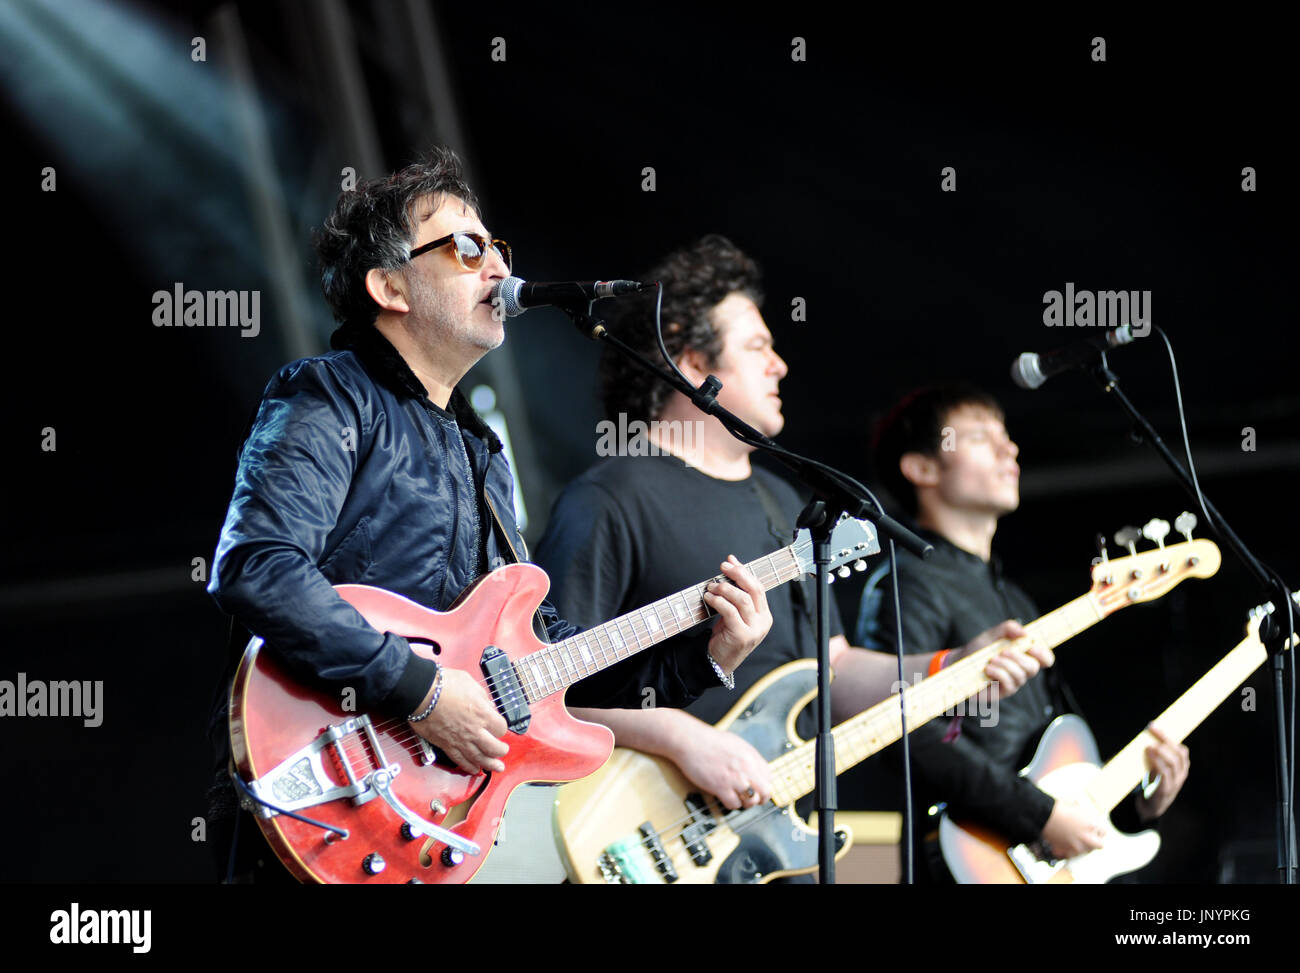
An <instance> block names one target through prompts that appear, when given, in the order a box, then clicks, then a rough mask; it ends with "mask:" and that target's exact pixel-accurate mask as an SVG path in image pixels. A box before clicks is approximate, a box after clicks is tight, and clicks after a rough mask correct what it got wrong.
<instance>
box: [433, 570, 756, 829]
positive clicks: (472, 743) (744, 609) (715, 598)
mask: <svg viewBox="0 0 1300 973" xmlns="http://www.w3.org/2000/svg"><path fill="white" fill-rule="evenodd" d="M719 567H720V568H721V569H722V574H723V576H724V577H725V578H726V579H727V580H728V581H729V582H731V583H730V584H727V583H714V584H711V585H710V586H709V589H708V590H707V591H706V592H705V593H704V595H703V599H704V602H705V603H706V604H707V605H708V606H709V608H710V609H712V610H713V611H714V612H716V613H717V615H718V619H719V620H718V623H717V625H716V626H715V627H714V630H713V636H712V637H711V638H710V640H709V654H710V655H711V656H712V657H713V658H714V659H715V660H716V661H717V663H718V665H719V667H720V668H721V669H722V670H723V672H726V673H727V674H731V673H732V672H734V671H735V669H736V667H737V666H739V665H740V664H741V663H742V662H743V661H744V660H745V657H746V656H748V655H749V653H750V652H752V651H753V650H754V649H755V647H757V645H758V644H759V643H760V642H762V641H763V638H764V636H766V635H767V633H768V631H769V630H770V629H771V627H772V612H771V610H770V609H769V608H768V605H767V594H766V592H765V591H764V589H763V585H762V584H761V583H760V582H759V580H758V578H757V577H755V576H754V573H753V572H752V571H751V570H750V569H749V568H747V567H745V565H743V564H742V563H741V562H740V561H738V560H737V559H736V558H735V556H734V555H733V556H730V557H728V558H727V560H726V561H724V562H723V563H722V564H721V565H719ZM439 678H441V680H442V688H441V689H440V690H438V703H437V705H436V706H435V707H434V709H433V712H432V713H430V714H429V716H428V717H426V718H425V719H423V720H421V721H420V722H418V723H412V724H411V727H412V728H413V729H414V730H415V732H416V733H418V734H419V735H420V736H421V737H423V738H424V739H425V740H428V741H429V742H430V743H432V744H433V745H434V746H435V747H437V748H438V749H440V750H441V751H442V752H443V753H445V754H446V755H447V757H448V758H449V759H450V760H452V761H454V762H455V763H456V765H457V766H458V767H460V768H461V769H462V770H466V771H468V772H470V773H479V772H481V771H496V772H498V773H500V772H503V771H504V770H505V769H506V768H505V763H504V762H503V761H502V759H501V758H502V757H504V756H505V755H506V754H507V753H508V752H509V750H510V748H509V747H508V746H507V745H506V744H505V743H504V742H503V740H502V739H501V738H502V737H504V736H505V734H506V721H505V720H504V719H503V718H502V717H501V714H500V713H499V712H498V711H497V708H496V706H494V705H493V703H492V700H491V699H490V698H489V697H488V694H487V691H486V690H485V689H484V688H483V686H482V685H480V684H479V683H478V682H477V681H476V680H475V679H474V678H473V677H471V676H470V675H469V674H468V673H465V672H462V671H460V670H459V669H452V668H448V667H444V668H443V670H442V675H441V676H440V677H439ZM437 685H438V684H437V681H436V680H435V682H434V684H433V685H432V686H430V687H429V691H428V692H427V693H425V696H424V699H423V701H422V702H421V703H420V707H419V709H418V710H417V712H423V711H424V709H425V707H427V706H428V705H429V703H431V702H432V701H433V695H434V691H435V688H436V687H437ZM696 722H698V721H696ZM701 726H704V727H705V728H706V729H707V730H708V731H709V732H710V733H717V731H716V730H714V729H713V728H712V727H710V726H708V725H707V724H701ZM719 735H720V736H721V734H719ZM739 742H740V743H743V742H744V741H739ZM746 746H748V744H746ZM750 749H751V750H752V749H753V748H752V747H750ZM753 762H754V763H762V762H761V761H759V760H758V755H757V753H755V754H754V761H753ZM766 769H767V768H766V764H765V763H762V770H763V771H764V772H766ZM747 786H748V785H747ZM768 790H770V788H767V789H765V791H764V793H763V796H762V800H766V799H767V791H768ZM730 797H731V795H727V796H725V797H724V802H725V800H727V799H730ZM736 806H739V805H736Z"/></svg>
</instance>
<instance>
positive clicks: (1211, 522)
mask: <svg viewBox="0 0 1300 973" xmlns="http://www.w3.org/2000/svg"><path fill="white" fill-rule="evenodd" d="M1155 330H1156V332H1157V333H1159V335H1160V337H1161V339H1162V340H1163V341H1164V343H1165V349H1166V350H1167V351H1168V352H1169V370H1170V373H1171V374H1172V376H1173V380H1174V399H1175V401H1176V402H1177V403H1178V425H1179V428H1180V430H1181V431H1182V434H1183V453H1184V455H1185V456H1186V457H1187V471H1188V473H1189V474H1190V475H1191V478H1192V489H1193V490H1194V492H1195V493H1196V502H1197V503H1199V504H1200V506H1201V513H1202V514H1204V515H1205V522H1206V526H1207V527H1208V528H1211V529H1213V530H1214V531H1215V532H1216V533H1219V534H1224V533H1226V532H1225V530H1224V527H1223V525H1222V524H1220V523H1218V522H1217V521H1216V520H1215V519H1214V518H1213V517H1211V516H1210V511H1209V509H1208V508H1207V507H1206V503H1205V495H1204V494H1203V493H1202V492H1201V484H1200V481H1198V480H1197V478H1196V464H1195V462H1193V460H1192V446H1191V442H1190V440H1189V438H1188V435H1187V415H1186V413H1185V412H1184V409H1183V393H1182V388H1181V387H1180V385H1179V382H1178V362H1177V360H1176V359H1175V358H1174V346H1173V343H1172V342H1171V341H1170V340H1169V335H1167V334H1165V331H1164V329H1163V328H1161V327H1159V326H1158V325H1157V326H1155ZM1251 556H1252V558H1253V557H1254V555H1251ZM1255 563H1256V564H1258V565H1259V567H1260V568H1261V569H1262V570H1263V571H1264V573H1265V574H1266V576H1268V577H1271V578H1272V580H1273V581H1274V582H1275V583H1276V584H1277V585H1278V588H1279V590H1280V591H1282V592H1283V594H1284V595H1286V594H1287V593H1289V592H1290V588H1288V587H1287V584H1286V581H1285V580H1284V579H1283V578H1282V576H1281V575H1280V574H1278V573H1277V572H1276V571H1274V570H1273V569H1272V568H1270V567H1268V566H1267V565H1265V564H1264V563H1263V562H1261V561H1258V560H1256V562H1255ZM1283 600H1284V601H1285V602H1286V617H1287V628H1286V632H1285V634H1284V636H1283V641H1285V640H1286V639H1288V638H1290V637H1291V633H1292V632H1294V631H1295V627H1294V619H1293V613H1292V607H1293V606H1292V603H1291V599H1290V598H1289V597H1284V598H1283ZM1275 607H1276V606H1275ZM1290 669H1291V673H1290V674H1291V694H1290V695H1291V698H1290V701H1289V703H1290V705H1289V711H1285V712H1283V714H1282V718H1283V719H1284V720H1286V721H1287V736H1288V737H1290V740H1289V742H1288V743H1287V745H1286V746H1287V752H1286V753H1284V754H1282V757H1281V759H1283V760H1286V761H1287V764H1286V771H1287V774H1286V780H1285V781H1284V782H1283V789H1284V791H1285V793H1284V794H1283V795H1282V797H1283V798H1285V800H1286V815H1285V817H1286V820H1283V821H1282V822H1281V827H1282V850H1283V851H1282V853H1283V856H1284V858H1285V861H1284V863H1283V870H1284V872H1285V875H1286V881H1287V882H1288V883H1291V882H1293V881H1294V875H1293V867H1292V862H1294V861H1295V847H1294V845H1293V843H1292V837H1293V835H1294V833H1295V709H1296V705H1295V702H1296V673H1295V659H1294V657H1293V658H1292V659H1291V667H1290ZM1287 702H1288V701H1287V700H1285V699H1282V698H1279V699H1278V701H1277V705H1278V706H1281V707H1283V709H1284V710H1287V709H1288V707H1287Z"/></svg>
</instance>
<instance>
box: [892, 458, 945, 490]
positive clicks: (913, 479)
mask: <svg viewBox="0 0 1300 973" xmlns="http://www.w3.org/2000/svg"><path fill="white" fill-rule="evenodd" d="M898 469H899V472H901V473H902V474H903V476H904V477H906V478H907V482H908V483H910V484H912V486H914V487H927V486H938V485H939V461H938V460H937V459H935V458H934V457H933V456H926V455H925V453H904V454H903V455H902V456H900V457H899V458H898Z"/></svg>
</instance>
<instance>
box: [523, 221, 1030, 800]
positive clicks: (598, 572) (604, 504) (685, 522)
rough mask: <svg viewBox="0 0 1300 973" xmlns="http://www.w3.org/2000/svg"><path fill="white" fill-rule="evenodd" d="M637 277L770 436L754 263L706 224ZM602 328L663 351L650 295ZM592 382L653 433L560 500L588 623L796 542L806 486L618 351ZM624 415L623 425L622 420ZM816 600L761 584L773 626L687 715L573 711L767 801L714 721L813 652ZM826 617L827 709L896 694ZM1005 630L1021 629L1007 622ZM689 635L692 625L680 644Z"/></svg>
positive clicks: (1018, 664) (701, 781)
mask: <svg viewBox="0 0 1300 973" xmlns="http://www.w3.org/2000/svg"><path fill="white" fill-rule="evenodd" d="M641 279H643V280H658V281H660V282H661V283H662V284H663V308H662V320H663V330H664V344H665V346H666V347H667V350H668V354H669V355H670V356H672V357H673V358H674V360H675V361H676V362H677V364H678V367H679V368H681V370H682V372H683V373H684V374H685V375H686V377H687V379H688V380H690V381H691V382H692V383H693V384H695V385H696V386H698V385H699V384H700V383H701V382H702V381H703V380H704V378H705V377H706V376H707V375H709V374H710V373H712V374H714V375H716V376H717V377H718V379H719V380H720V381H721V382H722V391H721V393H719V395H718V402H719V403H720V404H721V405H722V406H724V407H725V408H727V409H729V410H730V411H731V412H733V413H735V414H736V415H737V416H739V417H740V418H741V419H743V420H745V421H746V422H748V423H749V424H750V425H752V426H754V427H755V428H757V429H758V430H759V431H760V432H762V433H764V434H765V435H768V436H775V435H777V434H778V433H779V432H780V431H781V428H782V426H783V425H784V423H785V419H784V417H783V416H782V415H781V399H780V396H779V394H778V385H779V383H780V381H781V379H782V378H784V377H785V374H786V364H785V362H784V361H783V360H782V359H781V357H780V355H778V354H777V353H776V350H775V349H774V347H773V343H772V335H771V332H770V331H769V330H768V328H767V325H766V324H765V323H764V321H763V317H762V315H761V314H760V313H759V309H758V302H760V301H761V300H762V289H761V285H760V278H759V271H758V267H757V265H756V264H755V263H754V261H753V260H752V259H750V258H749V257H748V256H746V255H745V254H744V253H742V252H741V251H740V250H739V249H738V248H737V247H736V246H735V245H734V244H732V243H731V242H730V241H729V240H727V239H726V238H724V237H721V236H717V235H712V236H707V237H704V238H703V239H701V240H699V241H697V242H696V243H694V244H692V245H691V246H689V247H686V248H683V249H681V250H678V251H676V252H674V253H672V254H671V255H669V256H668V257H667V258H666V259H665V260H664V261H663V262H662V263H661V264H660V265H659V266H657V267H655V268H654V269H653V270H652V271H650V272H649V273H648V274H646V275H643V277H642V278H641ZM608 324H609V327H610V329H611V331H612V332H613V333H614V334H616V335H618V336H619V337H620V338H621V339H622V340H624V341H625V342H627V343H629V344H631V345H632V346H633V347H635V348H637V349H638V350H640V351H642V352H643V353H644V354H647V355H648V356H650V357H657V355H658V345H657V343H656V341H655V337H654V295H652V294H651V295H645V296H643V298H642V299H641V300H639V301H637V300H628V301H625V302H621V304H620V307H618V308H616V309H615V310H614V311H613V312H611V316H610V318H609V321H608ZM601 380H602V381H601V385H602V389H603V393H604V398H605V413H606V418H607V419H608V420H610V421H611V422H613V423H614V424H615V425H616V426H619V427H620V428H623V427H627V426H628V425H630V424H631V423H633V422H636V421H638V420H639V421H642V422H650V423H652V424H651V425H650V426H649V433H648V436H647V437H646V438H647V439H648V440H649V442H648V443H641V444H640V445H633V444H631V443H628V444H623V445H625V446H627V447H628V448H627V449H626V450H625V452H626V453H627V455H619V456H615V457H611V458H607V459H604V460H602V461H601V462H599V463H598V464H597V465H595V466H594V467H592V468H591V469H590V470H588V471H587V472H586V473H584V474H583V475H582V476H581V477H579V478H578V479H577V480H575V481H574V482H573V483H571V484H569V486H568V487H566V488H565V490H564V492H563V493H562V494H561V496H560V497H559V499H558V500H557V501H556V503H555V507H554V509H553V510H552V512H551V519H550V521H549V522H548V524H547V528H546V533H545V535H544V536H543V538H542V540H541V542H540V543H539V545H538V549H537V562H538V563H539V564H541V565H542V566H543V567H544V568H545V569H546V571H547V573H548V574H549V575H550V577H551V593H552V597H553V598H554V599H555V603H556V604H557V605H558V606H560V608H561V610H562V611H563V612H564V613H565V615H566V617H569V618H571V619H573V620H574V621H575V622H576V623H578V624H588V623H590V622H592V621H595V620H597V619H599V618H601V617H604V616H606V615H609V614H617V613H618V612H621V611H625V610H627V609H628V608H629V607H631V606H634V605H637V604H641V603H644V602H645V601H648V600H652V599H655V598H660V597H663V596H664V595H667V594H669V593H671V592H674V591H677V590H679V589H681V588H684V587H686V586H687V585H689V584H691V583H694V582H696V581H698V580H700V579H701V578H704V577H708V576H709V574H710V572H711V570H712V569H711V564H712V563H713V562H712V557H713V552H715V551H717V550H719V549H722V548H724V547H725V548H726V549H728V550H734V551H735V552H736V554H737V555H738V556H739V557H741V558H742V559H744V560H749V559H752V558H755V557H759V556H762V555H765V554H769V553H771V552H772V551H774V550H777V549H779V548H781V547H784V546H786V545H788V544H789V543H790V542H791V533H792V527H793V524H794V521H795V518H796V517H797V516H798V513H799V511H800V509H801V507H802V506H803V504H802V503H801V501H800V498H799V492H798V491H797V490H796V489H794V488H793V487H792V486H791V485H790V484H789V483H788V482H787V481H785V480H784V479H782V478H780V477H778V476H775V475H773V474H771V473H769V472H768V471H766V470H764V469H762V468H760V467H755V466H753V465H751V463H750V454H751V451H752V450H751V447H749V446H746V445H744V444H743V443H741V442H739V441H738V440H736V439H735V438H733V437H732V436H731V435H729V434H728V433H727V432H726V430H725V429H724V428H723V426H722V425H721V423H719V422H718V421H716V420H715V419H712V418H706V417H704V416H703V415H702V414H701V413H700V412H699V411H698V410H696V408H695V407H694V406H693V405H692V404H691V403H690V402H689V400H688V399H686V398H685V396H683V395H681V394H680V393H678V392H676V391H674V390H672V389H670V388H668V387H667V386H663V385H662V384H660V383H659V382H658V380H657V379H653V378H651V377H649V376H647V375H646V374H645V373H644V372H642V371H641V370H640V369H637V368H635V367H634V366H632V365H630V364H627V363H625V361H624V360H623V359H622V358H621V357H619V356H616V355H613V354H610V353H607V354H606V355H605V357H604V358H602V361H601ZM620 414H622V415H623V416H624V417H625V419H626V421H624V422H619V421H618V420H619V417H620ZM647 454H648V455H647ZM812 596H813V593H812V586H811V583H810V584H809V585H808V586H807V591H806V593H804V588H803V587H802V586H801V585H800V584H798V583H790V584H786V585H782V586H780V587H778V588H774V589H772V590H771V591H769V592H768V602H769V604H770V606H771V610H772V617H773V623H772V630H771V633H770V634H769V636H768V637H767V639H766V640H765V641H764V642H763V644H762V645H760V646H759V648H758V649H756V650H755V652H754V654H753V655H752V656H751V657H750V659H749V660H748V661H747V662H746V664H745V665H744V666H743V667H742V668H741V669H740V670H739V671H738V672H737V674H736V679H735V683H736V685H735V689H734V690H732V691H729V690H727V689H724V688H722V687H715V688H713V689H710V690H709V691H708V692H706V693H705V694H704V695H703V696H702V697H701V698H700V699H699V700H698V701H696V702H694V703H692V704H691V705H690V706H688V707H687V708H686V709H685V711H683V710H680V709H674V708H672V704H671V703H666V702H665V701H664V700H662V699H659V698H657V697H656V696H655V694H653V693H651V694H648V695H647V694H644V692H643V698H642V700H641V701H639V703H638V708H636V709H630V710H625V709H606V710H598V709H585V710H580V711H578V712H577V715H579V716H581V717H582V718H583V719H588V720H593V721H596V722H601V723H604V724H606V725H607V726H609V727H611V728H612V729H613V730H614V732H615V736H616V738H617V741H618V743H619V745H620V746H624V747H630V748H633V749H637V750H642V751H646V752H649V753H654V754H658V755H661V756H664V757H666V758H668V759H670V760H671V761H672V762H673V763H674V764H676V765H677V766H678V767H679V768H680V770H681V771H682V773H683V774H684V775H685V776H686V777H687V778H688V779H689V780H691V781H692V782H693V783H694V784H695V785H696V786H698V787H700V788H702V789H703V790H705V791H706V792H708V793H711V794H714V795H716V796H717V797H718V798H719V800H720V801H721V802H722V803H723V804H724V805H725V806H726V807H729V808H739V807H752V806H755V805H757V804H761V803H763V802H765V801H767V800H768V798H769V797H770V796H771V787H772V783H771V780H770V779H769V774H768V769H767V759H769V758H764V757H763V756H761V755H760V754H759V753H758V751H757V750H756V749H755V748H754V747H753V746H751V745H750V744H749V743H747V742H746V741H745V740H743V739H741V738H740V737H739V736H736V735H734V734H731V733H724V732H719V731H718V730H716V729H714V728H713V727H712V726H711V725H710V724H712V723H715V722H717V721H718V720H719V719H721V718H722V716H724V715H725V714H726V712H727V711H728V710H729V709H730V708H731V707H732V705H734V703H735V702H736V700H737V699H738V698H739V696H740V694H741V693H743V692H744V691H745V690H746V689H748V688H749V687H750V686H752V685H753V684H754V683H756V682H757V681H758V680H759V679H760V678H762V677H763V676H765V675H766V674H767V673H768V672H770V671H771V670H772V669H774V668H776V667H777V666H779V665H782V664H784V663H786V662H791V661H793V660H796V659H803V658H808V657H810V656H814V655H815V654H816V646H815V630H814V622H813V618H812V612H813V610H814V609H813V604H812ZM831 624H832V631H831V635H832V638H831V645H830V655H831V664H832V665H833V666H834V668H835V673H836V678H835V683H834V686H833V689H832V700H833V706H834V712H835V714H836V719H837V720H843V719H845V718H847V717H848V716H851V715H853V714H855V713H857V712H859V711H860V710H862V709H864V708H866V707H867V706H869V705H871V704H873V703H875V702H878V701H879V700H881V699H884V698H885V697H887V696H888V695H890V692H891V688H892V686H893V683H894V681H895V680H896V679H897V668H896V666H897V663H896V660H895V659H894V658H892V657H890V656H886V655H884V654H882V653H878V652H867V651H864V650H862V649H856V648H852V647H851V646H850V645H849V643H848V640H847V639H846V638H845V636H844V634H843V630H842V627H841V626H840V622H839V618H838V613H837V612H836V611H835V610H834V608H833V607H832V611H831ZM986 627H989V626H986ZM998 632H999V633H1000V634H1011V635H1015V634H1019V633H1020V630H1019V627H1018V626H1015V625H1014V624H1012V625H1010V626H1008V627H999V628H998ZM974 634H975V633H972V636H973V635H974ZM692 637H693V636H692V635H691V634H690V633H686V634H683V635H680V636H677V638H676V639H675V640H674V641H676V642H679V643H682V642H689V640H690V639H691V638H692ZM694 637H696V638H698V637H699V636H694ZM988 640H989V637H987V636H986V638H985V639H983V640H980V641H979V642H978V644H980V645H983V644H985V643H986V642H987V641H988ZM963 641H964V642H972V639H971V638H969V637H968V638H967V639H963ZM953 644H954V645H956V644H959V643H953ZM951 647H952V646H951V645H945V646H942V648H951ZM1034 651H1035V653H1036V655H1037V658H1031V657H1026V656H1025V655H1023V654H1022V653H1019V652H1008V653H1006V654H1004V655H1002V656H999V657H998V658H997V659H996V660H994V662H993V663H991V664H990V666H989V669H988V672H989V674H990V675H991V676H993V677H995V678H997V679H999V680H1001V681H1002V684H1003V686H1004V689H1005V690H1006V691H1008V692H1011V691H1014V689H1015V687H1016V686H1017V685H1019V684H1020V683H1022V682H1023V681H1024V680H1025V679H1026V678H1027V677H1028V675H1030V674H1032V673H1034V672H1037V671H1038V666H1039V663H1040V661H1041V662H1043V663H1044V664H1050V663H1051V656H1050V653H1041V652H1039V650H1034ZM927 664H928V660H921V659H916V660H909V666H911V669H910V670H909V672H908V675H909V677H910V676H911V675H912V674H914V673H921V674H924V673H925V672H926V667H927ZM601 682H604V683H605V684H606V685H607V687H608V688H606V689H604V690H603V691H602V692H600V693H597V694H595V695H596V696H599V695H605V696H608V695H609V694H610V693H609V689H610V688H618V689H620V690H623V691H630V692H632V693H635V692H637V690H638V686H637V683H636V678H635V674H629V673H625V672H621V671H620V670H619V667H618V666H615V667H613V668H611V669H609V670H607V671H606V672H605V673H603V674H601V675H599V676H596V677H592V678H591V679H588V680H586V681H585V683H586V684H587V685H589V686H590V687H592V688H593V689H594V688H596V687H598V686H599V684H600V683H601ZM583 686H584V684H583V683H580V684H578V686H575V687H574V688H573V690H571V691H570V693H569V698H568V701H569V703H570V705H571V706H589V707H590V706H598V705H600V704H599V703H598V702H597V701H596V699H595V697H594V696H588V695H587V694H586V693H583V692H579V690H580V689H582V687H583ZM797 726H798V729H799V731H800V733H801V734H802V735H804V736H805V738H808V737H811V736H812V734H813V732H814V725H813V720H812V711H811V708H808V709H805V711H804V713H803V716H802V717H801V718H800V720H799V721H798V723H797Z"/></svg>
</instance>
